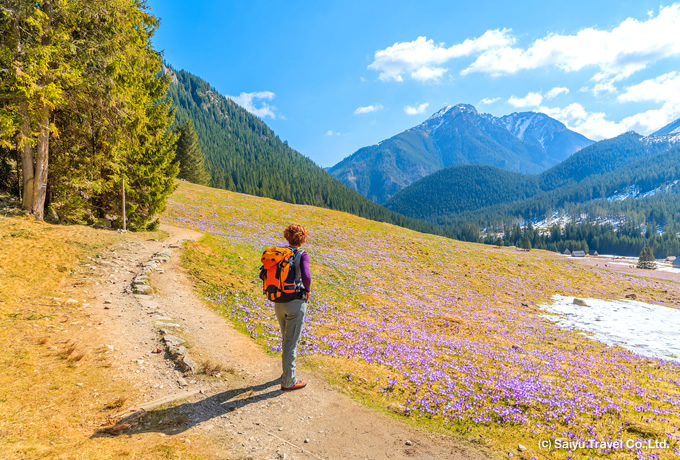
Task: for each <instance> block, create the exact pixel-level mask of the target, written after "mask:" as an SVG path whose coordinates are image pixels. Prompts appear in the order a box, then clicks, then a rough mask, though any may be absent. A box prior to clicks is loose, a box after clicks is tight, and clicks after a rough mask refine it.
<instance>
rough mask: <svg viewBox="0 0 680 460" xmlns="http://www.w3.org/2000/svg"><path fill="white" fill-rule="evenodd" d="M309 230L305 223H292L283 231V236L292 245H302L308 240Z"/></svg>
mask: <svg viewBox="0 0 680 460" xmlns="http://www.w3.org/2000/svg"><path fill="white" fill-rule="evenodd" d="M308 236H309V232H308V231H307V228H305V226H304V225H300V224H290V225H289V226H288V227H286V229H285V230H284V231H283V237H284V238H285V239H286V241H288V244H290V245H291V246H302V245H303V244H305V241H307V237H308Z"/></svg>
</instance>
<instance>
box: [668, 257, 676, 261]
mask: <svg viewBox="0 0 680 460" xmlns="http://www.w3.org/2000/svg"><path fill="white" fill-rule="evenodd" d="M675 259H676V257H675V256H668V257H666V262H674V261H675Z"/></svg>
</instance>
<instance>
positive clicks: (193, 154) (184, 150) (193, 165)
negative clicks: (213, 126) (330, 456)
mask: <svg viewBox="0 0 680 460" xmlns="http://www.w3.org/2000/svg"><path fill="white" fill-rule="evenodd" d="M176 132H177V134H178V137H177V142H176V143H175V162H177V163H179V174H178V175H177V177H178V178H179V179H184V180H187V181H189V182H193V183H194V184H201V185H208V182H209V181H210V176H209V175H208V171H207V170H206V168H205V160H204V159H203V152H202V151H201V147H200V145H199V144H198V136H197V135H196V130H195V129H194V124H193V123H192V122H191V120H187V121H185V122H184V123H183V124H181V125H179V126H178V127H177V128H176Z"/></svg>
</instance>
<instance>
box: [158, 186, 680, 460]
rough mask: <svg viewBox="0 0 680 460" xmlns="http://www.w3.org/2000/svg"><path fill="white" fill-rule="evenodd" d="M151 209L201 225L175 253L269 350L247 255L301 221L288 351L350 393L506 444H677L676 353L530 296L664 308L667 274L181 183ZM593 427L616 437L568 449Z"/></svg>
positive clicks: (647, 454) (597, 437) (674, 294)
mask: <svg viewBox="0 0 680 460" xmlns="http://www.w3.org/2000/svg"><path fill="white" fill-rule="evenodd" d="M163 220H164V222H166V223H169V224H172V225H178V226H185V227H190V228H194V229H197V230H200V231H201V232H204V233H205V234H206V235H207V236H206V238H205V239H204V240H202V241H201V242H199V243H196V244H193V245H191V246H190V247H189V248H188V250H187V253H186V260H185V265H186V266H187V268H188V269H189V270H190V272H191V273H192V274H193V275H194V276H195V277H196V280H197V285H198V286H199V288H200V289H201V291H202V292H203V293H204V295H205V296H206V298H207V299H208V300H209V301H210V302H211V303H212V304H213V305H214V306H215V308H217V309H218V310H219V311H221V312H222V313H223V314H224V315H225V316H226V317H228V318H229V319H231V320H232V321H233V322H234V323H235V324H237V325H238V326H239V327H241V328H242V330H243V331H244V332H247V333H248V334H250V335H251V336H252V337H253V338H254V339H255V340H257V341H258V342H260V343H261V344H263V345H264V346H266V347H267V348H268V350H270V351H271V352H273V353H277V352H279V351H280V333H279V331H278V325H277V323H276V320H275V317H274V310H273V307H272V304H271V303H270V302H269V301H267V300H266V299H265V298H264V296H263V295H262V290H261V284H260V282H259V279H258V278H257V275H258V269H259V266H260V262H259V258H260V255H261V253H262V251H263V250H264V249H265V248H266V247H270V246H276V245H283V244H284V241H283V239H282V230H283V228H284V227H285V226H286V225H288V224H289V223H292V222H299V223H302V224H304V225H306V226H307V228H308V229H309V230H310V239H309V241H308V242H307V244H306V245H305V247H304V249H305V250H306V251H307V252H308V253H309V254H310V257H311V260H312V266H311V269H312V276H313V298H312V301H311V302H310V303H309V305H308V311H307V317H306V323H305V329H304V331H303V337H302V341H301V344H300V347H299V351H298V353H299V356H301V357H302V358H301V361H302V362H303V363H305V362H307V363H314V365H315V366H317V368H318V369H320V370H321V371H322V372H324V373H325V374H326V375H328V376H329V378H330V379H331V380H333V381H334V382H337V383H340V384H341V385H342V386H343V388H345V389H347V391H348V392H350V393H352V394H353V395H355V396H357V397H359V398H360V399H364V400H367V401H371V403H374V404H378V405H379V406H381V407H383V408H386V409H388V410H392V411H395V412H398V413H399V414H400V415H401V416H403V417H406V418H408V419H409V420H411V421H414V422H415V423H422V424H423V425H424V426H429V427H434V428H435V429H444V430H450V431H451V432H452V433H456V434H458V435H462V436H464V437H466V438H468V439H475V440H479V439H482V440H483V441H482V442H484V443H485V444H486V445H488V446H490V447H491V448H492V449H493V450H494V452H496V453H497V454H498V455H502V456H505V457H508V456H514V457H517V458H677V457H680V362H678V361H677V360H673V359H670V357H669V359H659V358H651V357H645V356H641V355H637V354H634V353H632V352H630V351H626V350H625V349H623V348H620V347H609V346H607V345H605V344H603V343H600V342H597V341H595V340H593V339H591V338H589V337H588V336H587V335H586V334H584V333H578V332H574V331H568V330H564V329H560V328H559V327H558V326H557V325H556V324H555V323H554V322H552V321H549V320H548V319H546V318H544V317H543V316H542V315H544V314H545V313H544V312H543V311H541V309H540V308H539V307H538V304H542V303H543V304H544V303H549V302H550V298H551V297H552V296H554V295H564V296H576V297H592V298H599V299H621V298H623V297H624V296H625V295H626V294H629V293H635V294H636V295H637V297H638V299H640V300H643V301H645V302H649V303H655V304H660V305H666V306H667V307H668V308H674V307H675V308H677V306H678V299H680V285H679V284H677V283H672V282H665V281H659V280H652V279H645V278H639V277H629V276H625V275H620V274H616V273H611V272H606V271H599V270H595V269H592V268H588V267H584V266H578V265H576V264H572V263H571V262H569V261H566V260H563V259H560V258H559V257H553V256H552V255H550V254H549V253H546V252H536V251H532V252H524V251H518V250H516V249H514V248H503V249H501V248H494V247H492V246H484V245H477V244H469V243H462V242H458V241H454V240H449V239H446V238H442V237H437V236H433V235H425V234H421V233H417V232H413V231H410V230H407V229H403V228H400V227H395V226H393V225H388V224H383V223H378V222H373V221H368V220H365V219H362V218H359V217H356V216H353V215H350V214H346V213H341V212H336V211H330V210H326V209H320V208H315V207H311V206H302V205H292V204H288V203H281V202H277V201H273V200H269V199H265V198H259V197H253V196H248V195H242V194H236V193H232V192H226V191H218V190H213V189H208V188H205V187H200V186H195V185H191V184H182V185H181V186H180V188H179V190H178V191H177V192H175V194H174V195H173V196H172V198H171V200H170V201H169V203H168V208H167V211H166V213H165V215H164V217H163ZM676 358H678V357H676ZM542 440H550V441H556V440H557V441H559V440H561V444H560V446H559V448H555V443H551V447H549V448H543V449H541V447H545V444H544V442H543V441H542ZM565 440H568V441H572V442H571V443H567V442H564V441H565ZM591 440H594V441H597V442H601V443H605V442H612V441H616V440H623V443H624V448H619V447H617V446H616V445H612V444H608V445H603V444H601V445H598V446H597V448H585V449H584V448H582V447H583V443H588V442H589V441H591ZM629 440H631V441H632V440H635V441H637V440H642V441H649V440H653V441H654V442H657V444H656V445H657V446H658V445H661V446H662V447H661V448H646V447H645V446H648V444H644V443H642V442H640V443H637V444H636V445H633V446H632V448H628V447H625V446H626V442H627V441H629ZM579 443H581V444H580V446H581V447H579ZM659 443H661V444H659ZM518 444H522V445H523V446H525V447H526V448H527V449H526V450H525V451H519V450H518V448H517V447H518ZM565 445H566V446H570V447H564V446H565ZM589 445H592V444H589Z"/></svg>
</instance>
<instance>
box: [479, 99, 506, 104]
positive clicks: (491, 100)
mask: <svg viewBox="0 0 680 460" xmlns="http://www.w3.org/2000/svg"><path fill="white" fill-rule="evenodd" d="M500 100H501V98H500V97H493V98H491V97H485V98H484V99H482V100H481V101H479V103H480V104H484V105H489V104H493V103H494V102H498V101H500Z"/></svg>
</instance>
